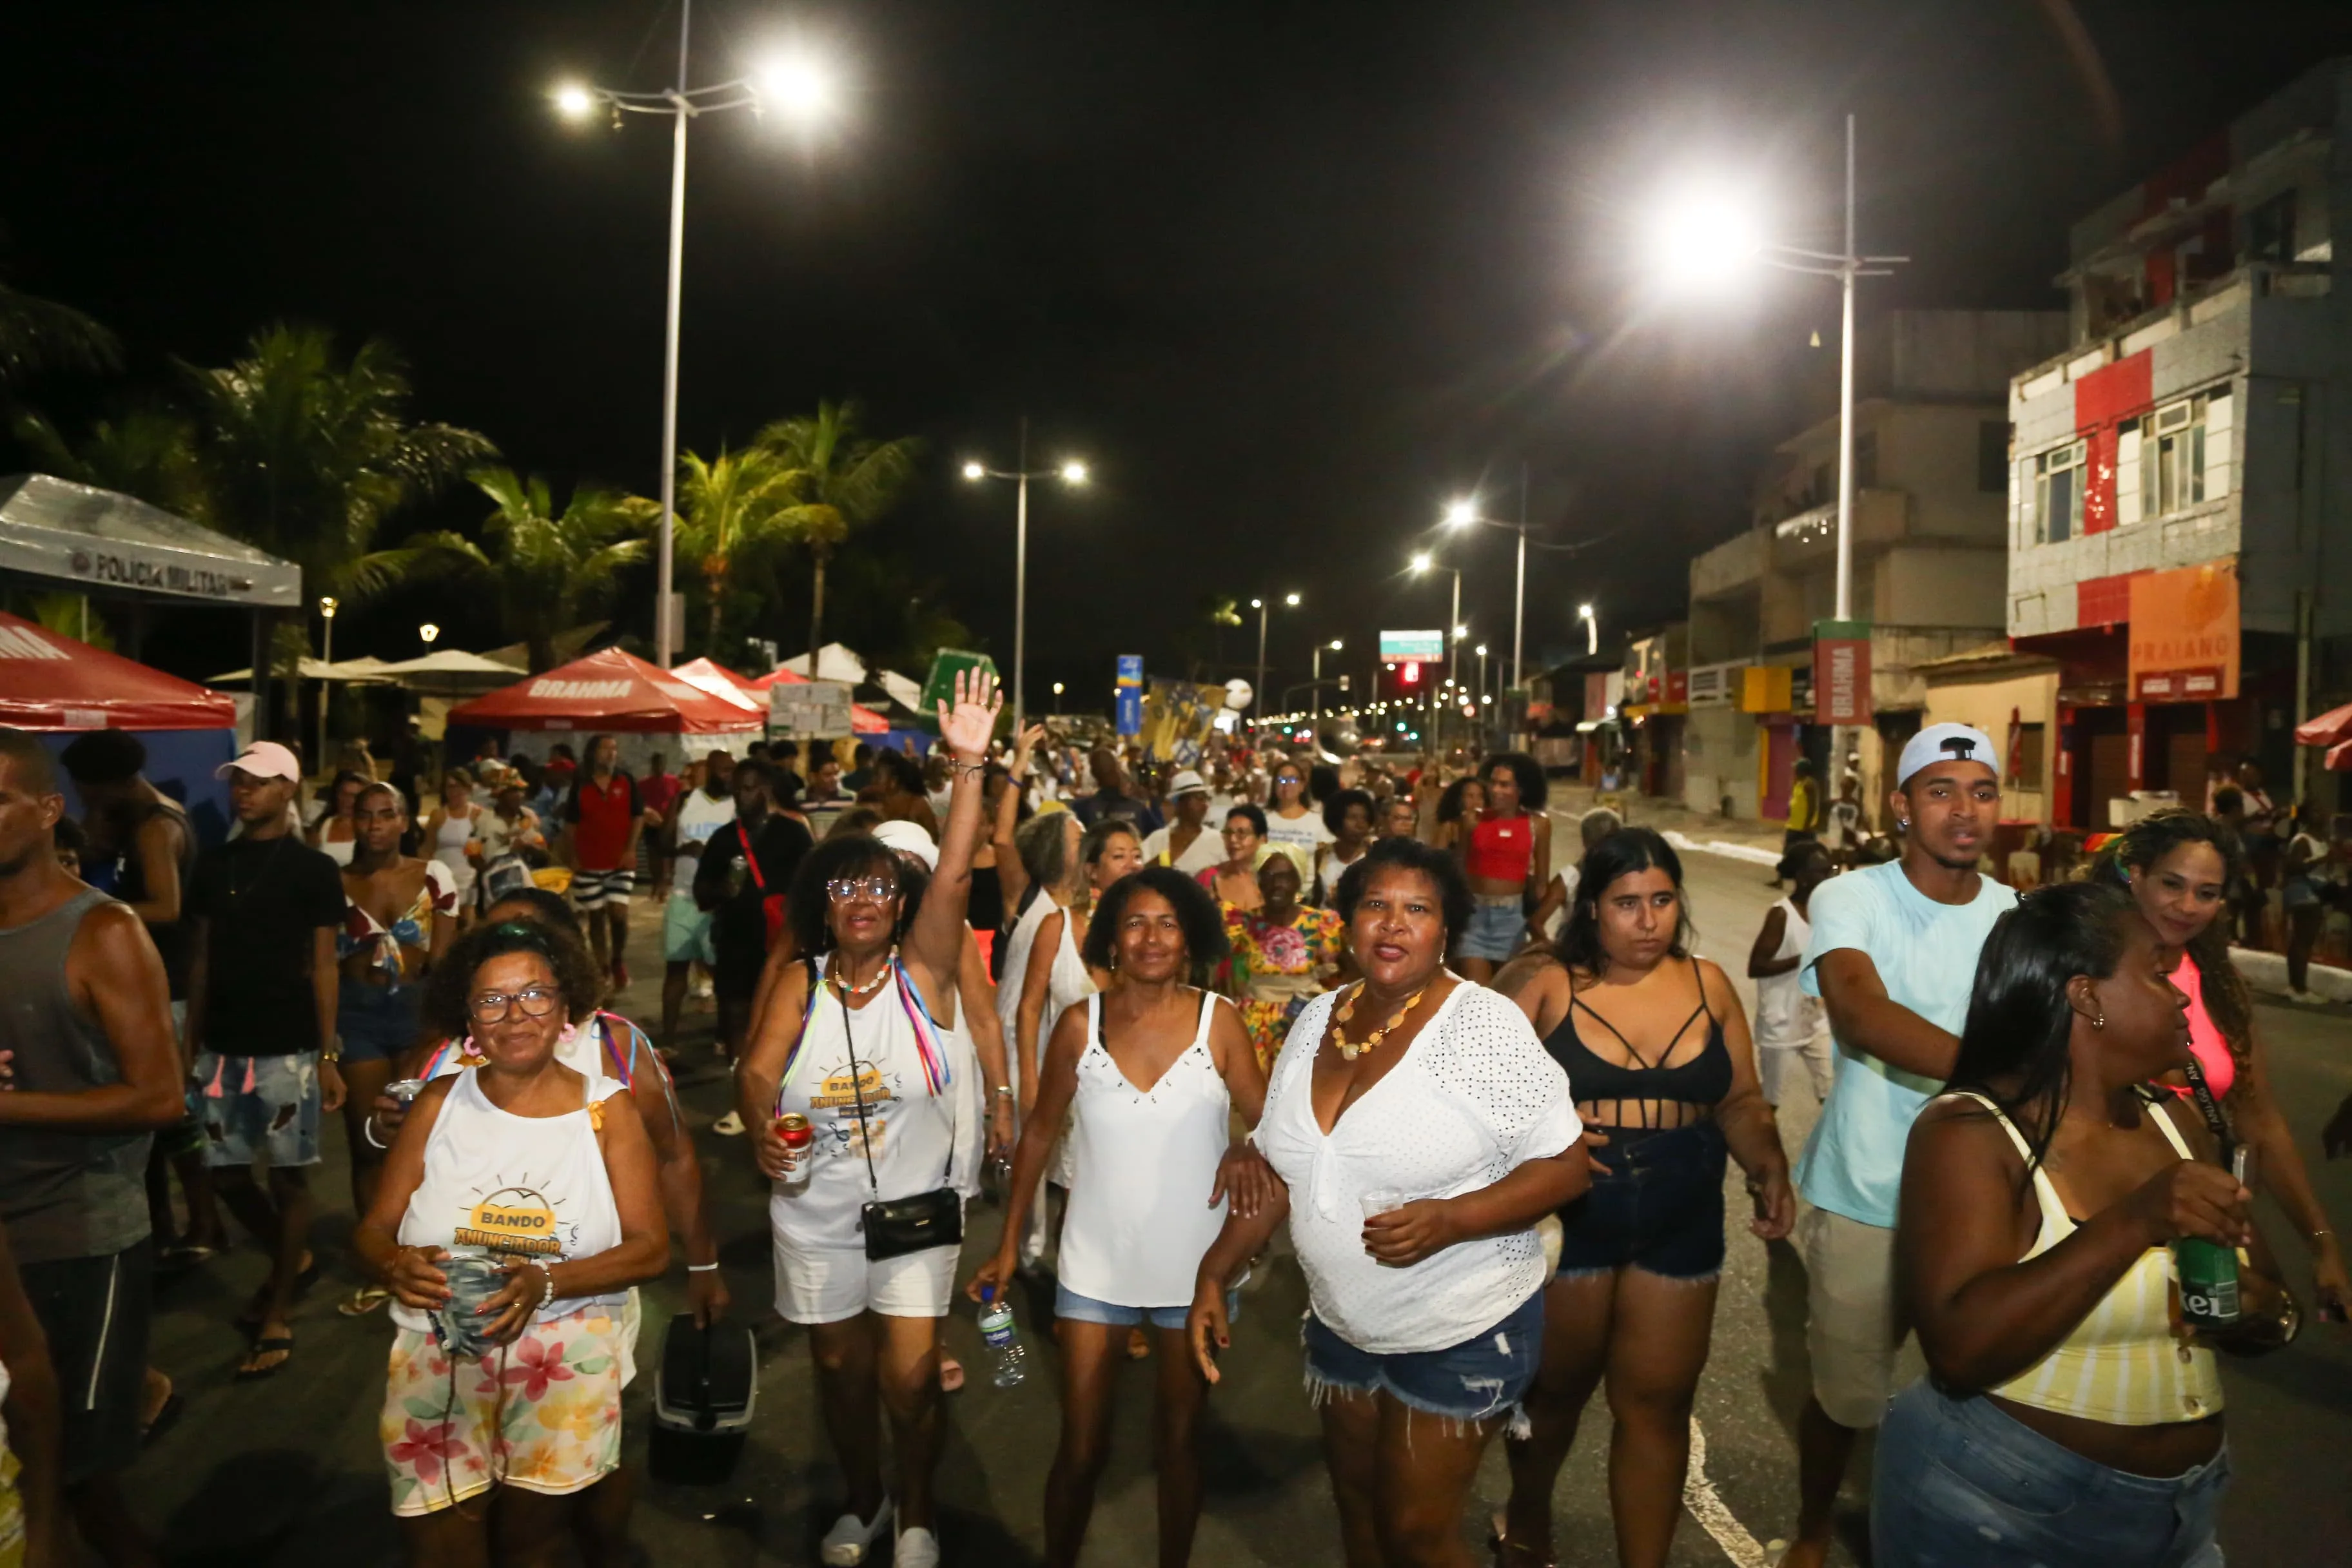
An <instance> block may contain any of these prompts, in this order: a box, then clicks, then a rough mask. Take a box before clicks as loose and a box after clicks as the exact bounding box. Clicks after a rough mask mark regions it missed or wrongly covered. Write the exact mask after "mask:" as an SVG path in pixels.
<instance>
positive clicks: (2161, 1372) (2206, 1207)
mask: <svg viewBox="0 0 2352 1568" xmlns="http://www.w3.org/2000/svg"><path fill="white" fill-rule="evenodd" d="M2172 961H2173V955H2172V953H2171V952H2170V951H2169V950H2168V948H2167V947H2166V946H2165V945H2164V944H2163V942H2162V940H2161V938H2160V937H2159V936H2158V932H2157V931H2154V930H2153V929H2151V928H2150V927H2149V925H2148V923H2147V921H2146V920H2145V919H2144V918H2143V917H2142V916H2141V914H2140V912H2139V910H2138V909H2137V907H2136V906H2135V904H2134V901H2133V900H2132V898H2131V896H2130V894H2129V893H2128V892H2126V890H2125V889H2122V888H2120V887H2117V886H2116V884H2115V883H2114V882H2113V881H2112V880H2105V879H2093V880H2091V881H2087V882H2067V883H2061V884H2059V885H2058V886H2056V887H2049V888H2042V889H2037V890H2035V891H2033V892H2031V893H2028V894H2026V895H2025V896H2024V897H2023V898H2022V899H2021V900H2019V901H2018V905H2017V907H2016V908H2015V909H2013V910H2009V911H2007V912H2006V913H2004V914H2003V915H2002V916H2001V917H2000V920H1999V921H1998V922H1996V923H1995V924H1994V926H1993V929H1992V935H1991V936H1990V938H1989V939H1988V940H1987V941H1986V942H1985V946H1984V952H1983V954H1982V955H1981V957H1979V960H1978V963H1977V972H1976V983H1975V988H1974V991H1973V992H1972V994H1970V997H1969V1016H1968V1023H1967V1025H1966V1026H1965V1027H1964V1028H1963V1029H1962V1031H1961V1034H1960V1050H1959V1058H1958V1062H1957V1063H1956V1064H1955V1066H1954V1067H1953V1069H1952V1077H1951V1080H1950V1083H1949V1085H1948V1089H1947V1092H1945V1093H1944V1094H1943V1095H1941V1096H1940V1097H1938V1098H1937V1099H1936V1100H1930V1101H1929V1102H1928V1103H1927V1107H1926V1108H1925V1109H1924V1110H1921V1111H1920V1113H1919V1117H1918V1120H1917V1121H1915V1122H1914V1123H1913V1124H1912V1128H1911V1135H1910V1142H1909V1143H1908V1145H1907V1147H1906V1151H1905V1154H1904V1160H1903V1190H1902V1206H1901V1210H1900V1213H1899V1215H1898V1217H1897V1220H1896V1226H1895V1290H1896V1297H1897V1300H1898V1303H1899V1306H1900V1309H1901V1310H1902V1311H1903V1313H1904V1316H1905V1317H1906V1319H1907V1320H1908V1321H1910V1322H1911V1323H1912V1324H1914V1325H1915V1326H1916V1329H1917V1331H1918V1335H1919V1348H1920V1349H1921V1350H1922V1351H1923V1352H1926V1354H1927V1376H1926V1377H1925V1378H1922V1379H1921V1380H1920V1381H1918V1382H1917V1383H1915V1384H1912V1385H1911V1386H1910V1387H1909V1388H1906V1389H1905V1390H1904V1391H1903V1392H1902V1393H1901V1394H1897V1395H1896V1396H1895V1402H1894V1403H1893V1405H1890V1406H1889V1407H1888V1410H1887V1413H1886V1418H1885V1421H1884V1422H1883V1423H1882V1424H1881V1425H1880V1426H1879V1429H1878V1460H1877V1466H1876V1472H1877V1481H1876V1483H1875V1485H1874V1487H1873V1489H1872V1496H1871V1530H1870V1533H1871V1545H1872V1560H1873V1561H1874V1562H1875V1563H1879V1564H1881V1565H1882V1568H1962V1565H1966V1568H2026V1565H2027V1564H2038V1565H2042V1568H2143V1565H2145V1568H2158V1565H2161V1568H2191V1565H2193V1568H2208V1565H2211V1564H2218V1563H2220V1562H2221V1551H2220V1549H2219V1548H2218V1547H2217V1546H2216V1545H2215V1544H2214V1538H2213V1531H2214V1521H2215V1519H2216V1516H2217V1515H2218V1513H2219V1511H2220V1508H2221V1494H2222V1492H2223V1490H2224V1489H2226V1488H2227V1486H2228V1484H2229V1475H2230V1465H2229V1458H2228V1447H2227V1443H2226V1441H2225V1439H2224V1436H2223V1433H2222V1424H2221V1404H2222V1390H2221V1378H2220V1376H2219V1375H2218V1373H2217V1372H2216V1370H2215V1366H2214V1362H2213V1352H2212V1350H2211V1349H2210V1348H2208V1345H2207V1342H2209V1341H2210V1342H2212V1343H2216V1344H2223V1345H2230V1346H2235V1347H2239V1348H2245V1349H2255V1348H2261V1347H2263V1346H2266V1345H2270V1344H2275V1343H2280V1342H2284V1340H2285V1339H2287V1338H2290V1337H2292V1335H2293V1332H2294V1321H2293V1319H2294V1313H2293V1303H2292V1302H2291V1301H2289V1300H2286V1299H2285V1298H2284V1296H2283V1294H2282V1293H2281V1292H2280V1291H2279V1290H2278V1289H2277V1288H2276V1287H2275V1286H2274V1285H2273V1283H2272V1282H2271V1279H2270V1273H2271V1270H2270V1266H2269V1263H2268V1260H2267V1258H2266V1257H2265V1256H2264V1255H2263V1253H2262V1251H2261V1244H2260V1238H2259V1237H2257V1236H2256V1235H2255V1233H2254V1230H2253V1227H2252V1220H2251V1216H2250V1214H2249V1211H2248V1207H2247V1205H2248V1204H2249V1202H2250V1201H2251V1194H2248V1193H2247V1192H2246V1191H2245V1190H2244V1189H2243V1188H2242V1187H2241V1186H2240V1185H2239V1184H2238V1183H2237V1181H2236V1179H2235V1178H2234V1177H2232V1176H2231V1173H2230V1172H2229V1171H2228V1170H2227V1169H2225V1168H2223V1167H2222V1166H2221V1164H2220V1163H2217V1162H2216V1158H2215V1157H2216V1155H2217V1153H2218V1152H2219V1151H2218V1150H2217V1149H2216V1146H2215V1145H2214V1143H2213V1142H2212V1141H2211V1139H2210V1136H2209V1134H2208V1133H2207V1131H2206V1129H2205V1127H2204V1125H2203V1123H2202V1121H2201V1120H2200V1117H2199V1115H2198V1113H2197V1111H2196V1110H2193V1109H2191V1108H2190V1107H2189V1106H2188V1105H2187V1104H2186V1103H2184V1102H2182V1101H2180V1100H2178V1099H2177V1098H2176V1097H2174V1096H2171V1095H2167V1094H2162V1093H2158V1094H2156V1095H2154V1096H2153V1097H2151V1096H2150V1094H2149V1092H2148V1091H2147V1083H2148V1081H2149V1080H2150V1079H2156V1078H2158V1077H2161V1076H2163V1075H2165V1074H2168V1073H2171V1072H2175V1071H2179V1070H2183V1069H2185V1068H2186V1067H2187V1065H2188V1063H2189V1060H2190V1059H2191V1056H2190V1047H2189V1019H2188V1016H2187V1015H2186V1013H2185V1012H2184V1011H2183V1007H2184V1002H2185V998H2184V997H2183V996H2182V994H2181V993H2180V992H2179V989H2177V988H2176V987H2175V986H2174V985H2173V984H2172V983H2171V981H2170V980H2168V978H2167V973H2166V972H2167V971H2168V969H2169V968H2170V967H2171V964H2172ZM2183 1237H2198V1238H2200V1239H2202V1240H2204V1241H2208V1242H2211V1243H2214V1244H2215V1245H2216V1246H2218V1247H2230V1248H2236V1249H2239V1253H2240V1257H2241V1258H2242V1260H2245V1259H2249V1258H2251V1266H2250V1265H2249V1263H2248V1262H2246V1261H2242V1263H2241V1266H2240V1269H2239V1300H2240V1307H2241V1312H2242V1316H2241V1318H2240V1320H2239V1321H2238V1323H2237V1324H2236V1325H2235V1326H2234V1327H2233V1328H2231V1330H2229V1331H2226V1332H2224V1333H2222V1334H2220V1335H2218V1336H2217V1335H2215V1334H2214V1333H2213V1332H2212V1331H2210V1330H2198V1331H2195V1332H2193V1333H2190V1332H2186V1331H2183V1329H2182V1328H2181V1326H2180V1324H2179V1322H2178V1321H2177V1318H2176V1314H2177V1313H2178V1311H2179V1308H2178V1306H2177V1304H2176V1300H2177V1297H2176V1289H2175V1283H2176V1278H2175V1277H2176V1268H2175V1264H2174V1259H2173V1254H2172V1251H2171V1246H2172V1244H2173V1243H2175V1242H2177V1241H2179V1240H2180V1239H2182V1238H2183ZM2248 1248H2252V1249H2253V1250H2252V1253H2251V1254H2250V1253H2249V1252H2248V1250H2247V1249H2248Z"/></svg>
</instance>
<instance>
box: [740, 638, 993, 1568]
mask: <svg viewBox="0 0 2352 1568" xmlns="http://www.w3.org/2000/svg"><path fill="white" fill-rule="evenodd" d="M995 687H996V682H995V679H994V678H993V677H992V676H990V675H988V674H987V673H986V672H985V671H969V672H966V673H964V674H960V675H958V676H957V678H956V701H955V707H954V709H953V710H952V711H950V710H949V709H948V707H947V705H946V704H945V703H942V704H940V715H939V718H940V736H941V738H942V739H944V740H945V741H946V742H947V744H948V748H949V752H950V755H951V756H952V757H953V759H954V768H955V776H954V784H953V786H952V793H951V795H950V797H949V803H948V820H947V826H946V832H945V835H944V837H943V838H942V839H941V842H940V850H939V863H938V868H937V870H936V871H934V872H933V873H932V874H931V875H930V876H929V878H928V879H926V878H925V877H924V876H923V874H922V872H921V871H920V869H919V868H918V867H915V866H912V865H909V864H908V863H906V862H905V861H904V860H902V859H901V858H899V857H898V856H897V855H895V854H893V853H892V851H891V849H890V847H889V846H888V845H887V844H885V843H884V842H882V841H881V840H880V839H878V838H876V837H872V836H870V835H865V834H856V835H849V836H845V837H839V838H827V839H826V840H825V841H824V843H822V844H820V845H818V846H817V847H815V848H814V850H812V851H810V852H809V854H808V855H807V856H806V858H803V860H802V861H801V864H800V868H799V870H798V871H797V872H796V873H795V874H794V876H793V888H792V892H791V895H790V898H789V901H788V908H789V910H790V916H791V921H792V926H793V936H794V939H795V941H796V942H797V945H798V951H799V952H800V953H801V954H802V955H803V956H802V961H801V962H800V963H797V964H795V965H793V966H792V967H791V968H790V969H788V970H786V971H785V972H784V973H783V974H782V976H781V977H779V979H778V980H777V982H776V985H775V989H774V991H773V992H772V994H771V996H770V999H769V1002H768V1005H767V1007H766V1009H765V1011H764V1013H763V1014H762V1016H761V1019H760V1022H759V1026H758V1028H757V1030H756V1031H755V1033H754V1035H753V1037H752V1039H751V1046H750V1048H749V1049H748V1050H747V1051H746V1052H745V1054H744V1057H743V1059H742V1068H741V1070H740V1073H738V1075H737V1078H736V1105H737V1109H738V1110H739V1111H740V1114H741V1116H742V1118H743V1121H744V1123H745V1125H746V1126H747V1127H748V1128H750V1129H751V1131H752V1147H753V1150H754V1152H755V1153H756V1155H757V1157H758V1160H759V1164H760V1170H761V1173H762V1174H763V1175H765V1176H767V1177H768V1178H769V1179H770V1180H771V1181H772V1182H773V1183H774V1184H775V1190H774V1193H773V1194H772V1196H771V1198H770V1200H769V1205H768V1220H769V1228H770V1235H771V1239H772V1247H773V1252H774V1257H775V1267H776V1310H777V1312H778V1313H779V1314H780V1315H782V1317H783V1318H784V1319H785V1320H786V1321H791V1322H795V1323H803V1324H806V1325H807V1326H808V1330H809V1350H810V1353H811V1355H812V1356H813V1357H814V1361H815V1363H816V1380H817V1394H818V1403H819V1405H820V1407H821V1408H822V1409H823V1411H824V1425H825V1431H826V1434H827V1435H828V1436H830V1438H831V1439H832V1443H833V1451H834V1457H835V1458H836V1459H837V1460H838V1461H839V1463H840V1465H841V1468H842V1470H843V1472H844V1478H845V1480H846V1482H847V1486H848V1493H849V1495H848V1499H847V1502H848V1507H847V1509H846V1510H845V1511H844V1512H843V1513H842V1514H841V1516H840V1517H839V1518H838V1519H836V1520H835V1521H834V1523H833V1526H832V1528H831V1529H829V1530H828V1531H825V1534H824V1541H823V1542H822V1544H821V1556H822V1558H823V1560H824V1562H825V1563H828V1564H835V1565H840V1568H848V1565H852V1564H856V1563H864V1562H866V1560H867V1558H868V1556H869V1555H870V1554H872V1553H873V1552H874V1550H875V1546H876V1543H877V1542H879V1541H881V1540H882V1539H883V1537H884V1536H885V1534H886V1533H887V1532H888V1531H891V1529H892V1526H893V1516H894V1515H895V1518H896V1527H897V1540H896V1547H895V1551H894V1552H893V1554H892V1557H891V1561H892V1563H894V1564H896V1565H897V1568H933V1565H935V1564H936V1563H938V1562H939V1561H940V1547H939V1538H938V1536H937V1534H936V1533H935V1531H936V1529H937V1525H936V1522H935V1521H936V1518H937V1514H936V1505H935V1502H934V1498H933V1491H932V1485H931V1471H932V1468H933V1467H934V1466H935V1465H936V1464H937V1463H938V1460H939V1450H940V1379H939V1354H940V1333H939V1330H940V1319H941V1318H943V1317H945V1316H946V1315H947V1310H948V1301H949V1298H950V1295H951V1293H952V1292H953V1289H954V1286H955V1265H956V1251H957V1247H958V1245H959V1244H960V1242H961V1236H962V1199H963V1197H964V1196H966V1195H968V1194H970V1193H971V1191H973V1190H976V1187H977V1182H976V1177H977V1175H978V1172H979V1163H980V1149H979V1140H978V1138H976V1137H974V1136H972V1135H971V1133H970V1132H969V1131H967V1133H966V1135H965V1136H964V1137H963V1138H961V1139H959V1138H958V1137H957V1129H958V1126H959V1123H960V1118H959V1116H958V1111H957V1106H958V1101H959V1098H960V1097H961V1096H962V1095H963V1094H964V1093H965V1091H966V1086H964V1085H962V1084H959V1083H956V1082H954V1081H953V1080H952V1073H951V1064H952V1063H953V1062H955V1061H957V1060H960V1059H965V1058H968V1057H969V1054H970V1052H971V1047H970V1045H969V1044H968V1043H967V1042H966V1041H965V1039H964V1037H963V1035H964V1030H963V1026H962V1025H961V1020H960V1013H959V1009H958V1006H957V984H956V983H957V975H958V972H959V967H960V965H961V961H962V957H963V949H964V910H965V906H966V901H967V900H968V898H969V896H970V893H971V858H972V850H973V847H974V846H975V845H976V844H977V843H978V841H979V837H980V797H981V775H982V773H985V772H986V771H987V769H986V756H987V749H988V737H989V734H990V731H992V729H993V728H994V726H995V722H996V712H997V710H998V708H1000V707H1001V706H1002V700H1001V699H998V698H997V697H996V693H995ZM785 1115H792V1116H795V1117H798V1118H803V1119H804V1120H805V1121H806V1123H807V1125H808V1127H809V1130H810V1131H812V1132H813V1133H814V1142H812V1143H810V1144H808V1145H806V1146H804V1147H803V1148H802V1149H799V1150H797V1151H796V1150H794V1149H793V1148H792V1147H790V1146H788V1145H787V1144H786V1143H785V1142H784V1141H783V1139H782V1137H781V1136H779V1133H778V1126H777V1123H778V1119H779V1118H781V1117H783V1116H785ZM885 1415H887V1418H888V1420H889V1425H890V1434H891V1450H892V1454H893V1457H894V1458H895V1460H896V1465H895V1469H896V1472H897V1473H896V1476H895V1478H893V1479H894V1480H895V1483H896V1484H895V1486H893V1485H891V1484H888V1483H886V1481H885V1479H884V1476H883V1469H882V1420H883V1417H884V1416H885Z"/></svg>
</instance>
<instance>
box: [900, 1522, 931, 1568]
mask: <svg viewBox="0 0 2352 1568" xmlns="http://www.w3.org/2000/svg"><path fill="white" fill-rule="evenodd" d="M890 1568H940V1538H939V1537H938V1536H936V1535H933V1534H932V1533H931V1532H930V1531H928V1530H925V1529H924V1528H923V1527H922V1526H921V1525H917V1526H915V1527H914V1528H913V1529H912V1530H902V1531H899V1532H898V1542H896V1544H895V1545H894V1546H893V1547H892V1549H891V1552H890Z"/></svg>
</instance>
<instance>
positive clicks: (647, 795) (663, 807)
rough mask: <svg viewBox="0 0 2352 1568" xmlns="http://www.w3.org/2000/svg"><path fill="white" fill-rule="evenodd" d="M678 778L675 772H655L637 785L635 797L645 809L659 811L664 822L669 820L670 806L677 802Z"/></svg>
mask: <svg viewBox="0 0 2352 1568" xmlns="http://www.w3.org/2000/svg"><path fill="white" fill-rule="evenodd" d="M677 792H678V778H677V774H676V773H656V774H655V775H654V776H653V777H651V778H649V779H646V780H645V781H644V782H643V783H641V784H638V785H637V799H638V800H640V801H641V802H643V803H644V805H645V808H646V810H647V811H657V812H659V813H661V817H662V820H663V821H664V822H667V821H668V820H669V812H670V807H672V806H674V805H677Z"/></svg>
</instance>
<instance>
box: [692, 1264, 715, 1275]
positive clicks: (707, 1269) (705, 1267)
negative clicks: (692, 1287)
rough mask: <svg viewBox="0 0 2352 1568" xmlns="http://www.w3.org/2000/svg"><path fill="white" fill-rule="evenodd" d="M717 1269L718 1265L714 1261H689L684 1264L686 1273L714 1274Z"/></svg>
mask: <svg viewBox="0 0 2352 1568" xmlns="http://www.w3.org/2000/svg"><path fill="white" fill-rule="evenodd" d="M718 1269H719V1265H717V1264H716V1263H689V1264H688V1265H687V1266H686V1271H687V1272H688V1274H714V1273H717V1272H718Z"/></svg>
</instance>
